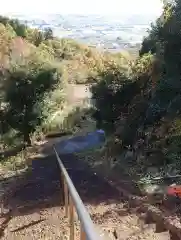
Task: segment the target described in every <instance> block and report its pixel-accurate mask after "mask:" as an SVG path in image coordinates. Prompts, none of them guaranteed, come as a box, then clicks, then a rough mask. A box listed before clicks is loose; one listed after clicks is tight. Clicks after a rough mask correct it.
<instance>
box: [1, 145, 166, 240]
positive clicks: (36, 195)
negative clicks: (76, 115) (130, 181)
mask: <svg viewBox="0 0 181 240" xmlns="http://www.w3.org/2000/svg"><path fill="white" fill-rule="evenodd" d="M47 146H48V147H47ZM40 149H41V151H42V152H41V154H40V155H37V158H35V159H34V160H32V171H31V172H30V173H28V174H27V176H26V184H25V186H24V187H22V188H20V189H19V190H18V191H17V192H16V194H15V195H14V196H13V197H12V198H11V199H9V202H8V207H9V208H11V209H12V212H11V213H10V214H9V218H7V222H6V223H5V224H4V225H2V226H1V230H0V238H1V239H2V240H5V239H6V240H11V239H14V240H16V239H17V240H19V239H27V240H28V239H37V240H38V239H47V240H48V239H68V236H69V223H68V220H67V219H66V218H65V215H64V205H63V199H62V188H61V184H60V171H59V167H58V165H57V162H56V158H55V155H52V149H51V144H49V145H47V144H44V146H42V147H41V148H40ZM48 152H49V154H48V155H47V153H48ZM45 154H46V155H45ZM61 159H62V161H63V163H64V164H65V167H66V168H67V170H68V173H69V174H70V177H71V179H72V181H73V183H74V184H75V187H76V189H77V191H78V193H79V194H80V196H81V198H82V200H83V202H84V203H85V205H86V208H87V210H88V212H89V213H90V215H91V218H92V220H93V222H94V223H95V226H96V229H97V230H98V232H99V233H100V235H103V236H102V239H107V238H108V239H124V240H126V239H159V240H162V239H163V240H167V239H169V235H168V233H167V232H166V233H156V232H155V226H154V225H146V224H144V222H143V221H142V220H140V216H139V215H138V214H137V213H136V212H134V209H129V208H128V203H127V201H125V199H123V197H122V196H121V195H120V193H119V192H118V191H117V190H116V189H115V188H113V187H112V186H110V185H109V184H108V183H107V182H106V181H105V180H104V179H102V178H101V177H99V176H97V175H96V174H95V173H94V172H93V171H92V170H91V169H90V168H89V167H88V166H87V165H86V163H85V162H83V161H82V160H79V159H77V157H76V156H74V155H71V154H70V155H64V156H61ZM75 222H76V225H75V226H76V229H75V230H76V231H75V234H76V239H79V222H78V220H77V218H75Z"/></svg>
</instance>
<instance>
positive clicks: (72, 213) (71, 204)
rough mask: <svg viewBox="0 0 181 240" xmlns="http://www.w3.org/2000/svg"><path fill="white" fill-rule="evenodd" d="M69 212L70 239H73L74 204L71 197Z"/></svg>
mask: <svg viewBox="0 0 181 240" xmlns="http://www.w3.org/2000/svg"><path fill="white" fill-rule="evenodd" d="M69 214H70V240H74V205H73V200H72V198H71V197H70V209H69Z"/></svg>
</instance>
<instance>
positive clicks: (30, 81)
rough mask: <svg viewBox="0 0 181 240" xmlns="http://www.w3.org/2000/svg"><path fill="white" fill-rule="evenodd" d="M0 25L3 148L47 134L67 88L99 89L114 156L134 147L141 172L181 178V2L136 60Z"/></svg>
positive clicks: (98, 107)
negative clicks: (156, 169)
mask: <svg viewBox="0 0 181 240" xmlns="http://www.w3.org/2000/svg"><path fill="white" fill-rule="evenodd" d="M0 22H1V24H0V42H1V45H0V58H1V62H0V63H1V68H0V74H1V77H0V88H1V89H0V111H1V112H0V113H1V115H0V118H1V119H0V120H1V129H0V130H1V139H2V143H7V138H8V137H7V136H11V138H10V139H16V137H17V136H18V137H19V138H21V137H22V139H23V141H24V142H26V143H28V144H30V143H31V136H32V135H33V134H34V133H36V132H37V131H40V132H47V129H49V127H50V126H47V123H48V124H49V121H48V119H49V117H50V116H51V115H52V113H54V112H56V111H57V110H58V109H60V108H61V107H62V106H63V105H65V104H66V103H65V100H66V99H65V97H64V96H65V95H64V91H65V89H66V88H65V86H66V84H68V83H78V84H80V83H94V84H93V85H92V93H93V98H94V100H95V110H94V113H93V117H94V118H95V119H96V121H97V126H98V127H100V128H104V129H105V130H106V132H107V134H108V135H109V136H111V143H109V144H111V146H113V145H114V144H113V143H114V140H115V139H116V146H117V147H116V154H120V153H122V152H124V151H127V150H125V149H126V148H125V147H128V146H129V149H132V151H133V159H134V162H135V163H136V165H138V166H139V167H140V169H141V170H143V169H142V168H141V167H145V166H147V167H148V166H151V165H152V166H153V165H156V166H168V165H173V166H174V168H176V169H178V171H180V162H181V161H180V159H181V152H180V142H181V141H180V140H181V136H180V132H181V122H180V104H181V92H180V89H181V88H180V76H181V72H180V71H181V70H180V63H181V56H180V51H181V34H180V31H179V29H180V27H181V3H180V2H179V1H178V0H176V1H169V2H166V3H165V5H164V9H163V13H162V15H161V16H160V18H158V19H157V21H156V22H155V23H154V24H152V26H151V30H150V31H149V34H148V36H147V37H146V38H145V39H144V41H143V43H142V47H141V49H140V52H139V56H138V58H137V59H136V60H131V59H130V58H129V57H128V56H125V55H124V54H121V53H118V54H111V53H107V52H99V51H98V50H96V49H94V48H88V47H87V46H84V45H80V44H78V43H77V42H75V41H73V40H70V39H58V38H56V37H54V36H53V34H52V31H51V30H50V29H46V30H45V31H44V32H42V31H39V30H37V29H30V28H28V27H27V26H25V25H22V24H20V23H19V22H18V21H17V20H9V19H6V18H3V17H1V18H0ZM37 129H38V130H37ZM12 136H13V138H12ZM111 149H112V151H115V148H114V147H111ZM110 154H113V153H111V152H110ZM114 154H115V152H114Z"/></svg>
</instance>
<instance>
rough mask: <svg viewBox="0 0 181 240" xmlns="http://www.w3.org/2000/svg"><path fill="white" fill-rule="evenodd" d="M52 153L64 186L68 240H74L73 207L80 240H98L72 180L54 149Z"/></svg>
mask: <svg viewBox="0 0 181 240" xmlns="http://www.w3.org/2000/svg"><path fill="white" fill-rule="evenodd" d="M53 148H54V151H55V154H56V157H57V160H58V163H59V166H60V169H61V171H62V181H63V186H64V200H65V214H66V216H67V217H68V207H69V212H70V240H74V216H73V208H74V207H75V209H76V212H77V215H78V217H79V220H80V222H81V234H80V235H81V236H80V239H81V240H99V239H100V237H99V236H98V234H96V230H95V228H94V224H93V222H92V220H91V218H90V215H89V213H88V212H87V210H86V208H85V206H84V204H83V202H82V200H81V198H80V196H79V194H78V192H77V190H76V188H75V186H74V184H73V182H72V180H71V179H70V177H69V175H68V172H67V170H66V169H65V167H64V165H63V163H62V161H61V159H60V157H59V155H58V153H57V151H56V149H55V147H53ZM70 197H71V198H70Z"/></svg>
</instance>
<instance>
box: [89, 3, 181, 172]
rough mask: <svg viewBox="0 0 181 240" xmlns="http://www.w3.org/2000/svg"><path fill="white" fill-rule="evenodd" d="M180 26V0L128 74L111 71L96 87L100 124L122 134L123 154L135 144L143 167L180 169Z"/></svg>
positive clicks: (168, 7) (153, 32) (151, 34)
mask: <svg viewBox="0 0 181 240" xmlns="http://www.w3.org/2000/svg"><path fill="white" fill-rule="evenodd" d="M180 27H181V3H180V1H178V0H176V1H168V2H167V1H165V4H164V9H163V13H162V15H161V16H160V17H159V18H158V19H157V21H156V22H155V23H154V24H152V26H151V30H150V31H149V34H148V37H146V38H145V39H144V41H143V43H142V47H141V49H140V55H139V57H138V58H137V59H136V61H135V62H132V63H131V69H130V71H129V75H128V78H127V77H126V76H125V74H123V73H121V74H120V73H118V76H119V77H116V79H115V78H114V77H113V75H112V70H111V71H110V72H109V73H108V72H106V74H105V75H104V81H102V82H99V83H98V84H97V85H96V87H95V86H94V88H93V92H94V95H95V97H96V98H97V106H96V107H97V112H96V114H95V118H96V119H97V120H98V122H99V125H100V124H102V125H103V126H104V127H105V126H107V130H109V131H110V129H111V133H113V136H114V137H116V138H119V140H120V142H119V147H118V149H119V152H121V151H123V149H124V148H125V146H128V145H129V146H130V149H132V151H133V153H134V154H133V155H134V158H133V159H134V160H135V162H136V163H138V162H139V166H140V167H141V166H145V165H147V166H153V165H154V166H165V167H168V166H173V168H174V169H177V171H179V172H180V163H181V161H180V159H181V151H180V140H181V136H180V132H181V121H180V106H181V92H180V84H181V82H180V76H181V69H180V64H181V56H180V51H181V33H180ZM115 83H116V84H115ZM98 96H99V98H98ZM107 96H109V99H111V101H110V100H109V104H108V103H107V100H106V99H108V98H107ZM103 106H106V108H105V107H103ZM140 161H141V164H140Z"/></svg>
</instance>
